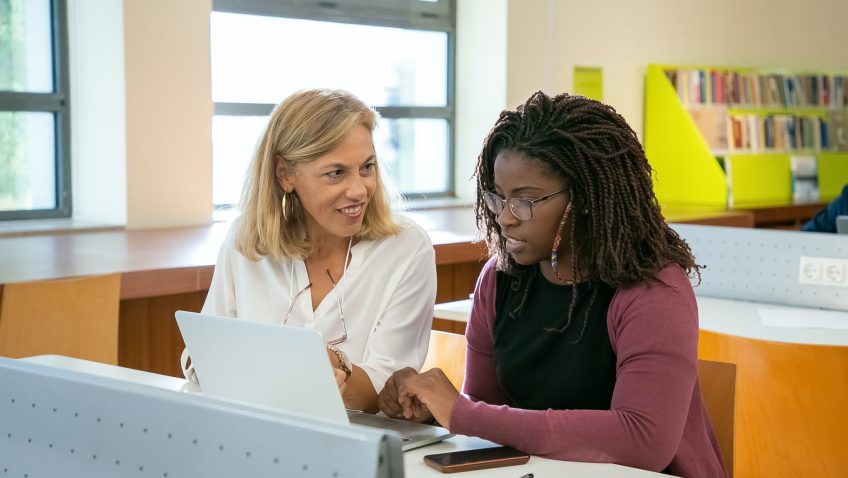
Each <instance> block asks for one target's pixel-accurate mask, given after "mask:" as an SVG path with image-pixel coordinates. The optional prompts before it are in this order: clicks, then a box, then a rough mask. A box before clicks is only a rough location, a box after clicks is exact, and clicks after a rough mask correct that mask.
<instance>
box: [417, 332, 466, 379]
mask: <svg viewBox="0 0 848 478" xmlns="http://www.w3.org/2000/svg"><path fill="white" fill-rule="evenodd" d="M431 368H440V369H442V370H443V371H444V372H445V375H447V377H448V378H449V379H450V381H451V383H452V384H453V386H454V387H456V389H457V390H460V391H461V390H462V380H463V378H465V336H464V335H460V334H452V333H450V332H442V331H439V330H431V331H430V347H429V348H428V349H427V359H426V360H424V365H423V366H422V367H421V371H422V372H424V371H427V370H430V369H431Z"/></svg>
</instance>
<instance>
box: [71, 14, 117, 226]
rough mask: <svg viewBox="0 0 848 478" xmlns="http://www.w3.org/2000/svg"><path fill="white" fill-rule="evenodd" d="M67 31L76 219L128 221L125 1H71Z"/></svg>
mask: <svg viewBox="0 0 848 478" xmlns="http://www.w3.org/2000/svg"><path fill="white" fill-rule="evenodd" d="M68 30H69V38H68V55H69V62H70V66H71V67H70V88H71V90H70V93H71V101H70V108H71V161H72V171H71V176H72V180H73V183H72V190H73V214H74V219H77V220H81V221H90V222H96V223H107V224H126V222H127V195H126V190H127V174H126V159H127V157H126V151H127V146H126V109H125V107H124V106H125V98H124V10H123V3H122V2H116V1H114V0H70V1H69V2H68Z"/></svg>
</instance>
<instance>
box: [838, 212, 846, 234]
mask: <svg viewBox="0 0 848 478" xmlns="http://www.w3.org/2000/svg"><path fill="white" fill-rule="evenodd" d="M836 233H837V234H848V216H836Z"/></svg>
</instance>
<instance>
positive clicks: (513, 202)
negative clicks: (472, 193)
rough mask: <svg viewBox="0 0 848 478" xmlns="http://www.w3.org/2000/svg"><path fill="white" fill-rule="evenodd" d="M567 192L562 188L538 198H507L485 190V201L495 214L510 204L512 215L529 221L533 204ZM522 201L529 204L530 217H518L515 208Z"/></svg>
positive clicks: (531, 217) (499, 213) (498, 213)
mask: <svg viewBox="0 0 848 478" xmlns="http://www.w3.org/2000/svg"><path fill="white" fill-rule="evenodd" d="M565 192H568V189H562V190H560V191H557V192H554V193H550V194H546V195H544V196H542V197H540V198H538V199H527V198H509V199H505V198H502V197H500V196H499V195H498V194H497V193H495V192H494V191H483V202H484V203H485V204H486V208H487V209H488V210H489V211H490V212H491V213H492V214H494V215H495V216H500V215H501V213H502V212H503V210H504V208H505V206H507V205H508V206H509V212H510V214H512V217H514V218H516V219H518V220H519V221H529V220H531V219H533V206H535V205H536V204H538V203H540V202H542V201H547V200H548V199H551V198H553V197H556V196H559V195H560V194H562V193H565ZM487 199H488V200H487ZM490 200H491V201H490ZM520 203H524V204H526V205H527V210H528V211H530V217H528V218H526V219H524V218H521V217H518V214H516V213H515V209H516V208H518V207H519V206H518V204H520ZM498 204H499V205H500V210H499V211H496V210H495V209H497V208H498V207H497V205H498Z"/></svg>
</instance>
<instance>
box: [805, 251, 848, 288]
mask: <svg viewBox="0 0 848 478" xmlns="http://www.w3.org/2000/svg"><path fill="white" fill-rule="evenodd" d="M798 282H800V283H801V284H810V285H828V286H837V287H848V260H845V259H834V258H832V257H810V256H801V261H800V265H799V268H798Z"/></svg>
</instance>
